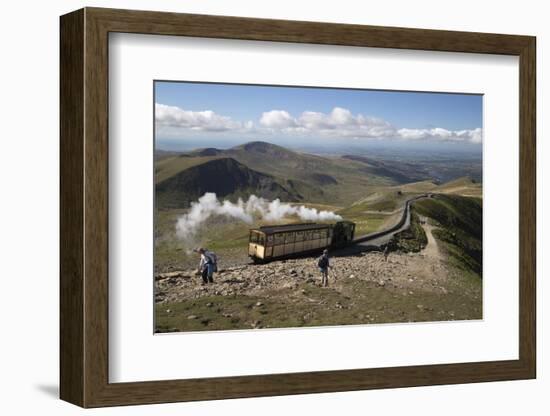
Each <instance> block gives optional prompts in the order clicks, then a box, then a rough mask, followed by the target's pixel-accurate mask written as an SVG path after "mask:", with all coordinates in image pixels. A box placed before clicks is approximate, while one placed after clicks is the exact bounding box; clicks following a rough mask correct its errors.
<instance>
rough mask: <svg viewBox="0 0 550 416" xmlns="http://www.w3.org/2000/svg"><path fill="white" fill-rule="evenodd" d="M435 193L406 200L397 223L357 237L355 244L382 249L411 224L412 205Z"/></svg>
mask: <svg viewBox="0 0 550 416" xmlns="http://www.w3.org/2000/svg"><path fill="white" fill-rule="evenodd" d="M432 197H433V194H423V195H419V196H416V197H414V198H411V199H408V200H407V201H405V206H404V209H403V215H402V216H401V219H400V220H399V222H398V223H397V224H394V225H392V226H391V227H390V228H387V229H385V230H381V231H376V232H374V233H371V234H366V235H363V236H360V237H357V238H355V239H354V240H353V243H352V244H353V245H354V246H361V247H363V248H364V249H370V250H380V249H381V248H382V247H384V246H385V245H386V244H388V243H389V242H390V240H391V239H392V238H393V236H394V235H395V234H397V233H400V232H401V231H404V230H406V229H408V228H409V227H410V225H411V205H412V204H413V203H414V202H415V201H418V200H419V199H424V198H432Z"/></svg>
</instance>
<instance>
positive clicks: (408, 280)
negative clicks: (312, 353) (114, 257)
mask: <svg viewBox="0 0 550 416" xmlns="http://www.w3.org/2000/svg"><path fill="white" fill-rule="evenodd" d="M424 227H425V231H426V235H427V236H428V244H427V246H426V247H425V249H424V250H422V251H421V252H419V253H391V254H390V255H389V257H388V259H387V261H386V260H385V259H384V256H383V255H382V253H379V252H369V253H358V254H355V255H344V253H342V255H341V256H340V257H338V256H337V255H338V253H336V256H335V257H333V258H332V259H331V265H332V269H331V270H330V272H329V287H326V288H324V287H321V284H320V283H321V276H320V273H319V271H318V269H317V261H316V259H315V258H302V259H293V260H286V261H277V262H272V263H268V264H264V265H252V264H246V265H240V266H231V267H227V268H225V269H223V268H220V271H219V273H216V274H215V277H214V278H215V282H214V284H209V285H206V286H202V285H201V279H200V276H197V275H195V271H194V270H191V269H188V270H176V271H172V272H168V273H161V274H158V275H157V276H156V285H155V286H156V291H155V301H156V327H157V331H158V332H173V331H199V330H216V329H250V328H278V327H295V326H319V325H344V324H367V323H388V322H418V321H444V320H465V319H481V317H482V308H481V301H482V296H481V286H482V285H481V280H480V279H479V278H476V276H474V277H472V276H470V275H466V274H464V273H461V272H460V271H459V270H456V269H453V268H452V267H449V265H448V264H447V261H446V255H445V254H444V253H443V252H442V250H440V248H439V247H438V242H437V241H436V240H435V239H434V238H433V235H432V233H431V229H432V226H431V225H428V224H426V225H424ZM220 266H221V265H220Z"/></svg>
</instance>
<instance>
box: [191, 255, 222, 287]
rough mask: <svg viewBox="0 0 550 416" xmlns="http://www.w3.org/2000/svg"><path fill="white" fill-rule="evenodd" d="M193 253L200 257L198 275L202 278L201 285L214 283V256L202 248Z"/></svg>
mask: <svg viewBox="0 0 550 416" xmlns="http://www.w3.org/2000/svg"><path fill="white" fill-rule="evenodd" d="M195 251H196V252H197V253H199V254H200V256H201V260H200V263H199V269H198V273H200V275H201V276H202V284H203V285H205V284H207V283H214V272H217V271H218V258H217V256H216V254H215V253H214V252H212V251H209V250H207V249H205V248H202V247H201V248H199V249H197V250H195Z"/></svg>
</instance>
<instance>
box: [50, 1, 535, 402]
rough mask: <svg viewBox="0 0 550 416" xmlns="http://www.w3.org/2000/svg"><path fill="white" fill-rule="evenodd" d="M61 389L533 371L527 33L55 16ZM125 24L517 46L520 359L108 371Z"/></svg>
mask: <svg viewBox="0 0 550 416" xmlns="http://www.w3.org/2000/svg"><path fill="white" fill-rule="evenodd" d="M60 30H61V36H60V66H61V73H60V77H61V78H60V86H61V88H60V145H61V150H60V152H61V153H60V176H61V177H60V206H61V211H60V238H61V241H60V263H61V265H60V397H61V398H62V399H63V400H66V401H68V402H70V403H73V404H76V405H79V406H82V407H101V406H116V405H129V404H145V403H164V402H177V401H191V400H213V399H225V398H238V397H259V396H269V395H287V394H305V393H321V392H337V391H352V390H363V389H378V388H397V387H410V386H426V385H438V384H455V383H473V382H486V381H499V380H519V379H530V378H535V377H536V296H535V295H536V287H535V286H536V276H535V264H536V258H535V253H536V176H535V174H536V164H535V162H536V148H535V137H536V136H535V129H536V113H535V109H536V89H535V87H536V80H535V75H536V68H535V65H536V57H535V55H536V40H535V38H534V37H530V36H517V35H500V34H486V33H471V32H452V31H436V30H423V29H405V28H390V27H377V26H361V25H344V24H332V23H330V24H329V23H317V22H295V21H283V20H270V19H253V18H240V17H226V16H207V15H189V14H176V13H164V12H147V11H131V10H115V9H100V8H85V9H81V10H77V11H75V12H72V13H69V14H67V15H65V16H62V17H61V19H60ZM109 32H128V33H144V34H158V35H176V36H196V37H213V38H228V39H247V40H264V41H281V42H299V43H315V44H333V45H348V46H350V45H351V46H370V47H387V48H402V49H419V50H436V51H449V52H470V53H489V54H505V55H516V56H518V57H519V60H520V103H519V104H520V105H519V112H520V143H519V146H520V149H519V152H520V190H519V191H520V270H519V273H520V282H519V284H520V288H519V289H520V290H519V294H520V299H519V302H520V316H519V324H520V325H519V332H520V345H519V359H518V360H512V361H491V362H474V363H460V364H444V365H422V366H407V367H391V368H374V369H355V370H338V371H325V372H309V373H290V374H267V375H257V376H239V377H221V378H207V379H185V380H169V381H147V382H137V383H109V381H108V199H107V197H108V180H107V178H108V153H107V152H108V34H109Z"/></svg>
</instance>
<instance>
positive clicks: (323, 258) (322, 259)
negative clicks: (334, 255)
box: [317, 256, 328, 269]
mask: <svg viewBox="0 0 550 416" xmlns="http://www.w3.org/2000/svg"><path fill="white" fill-rule="evenodd" d="M317 266H319V268H321V269H326V268H327V267H328V257H327V256H321V257H319V260H318V261H317Z"/></svg>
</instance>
